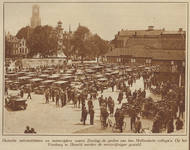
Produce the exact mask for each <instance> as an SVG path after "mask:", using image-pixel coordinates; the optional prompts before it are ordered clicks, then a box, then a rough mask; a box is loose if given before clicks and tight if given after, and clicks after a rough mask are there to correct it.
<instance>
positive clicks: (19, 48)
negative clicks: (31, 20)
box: [5, 32, 28, 59]
mask: <svg viewBox="0 0 190 150" xmlns="http://www.w3.org/2000/svg"><path fill="white" fill-rule="evenodd" d="M5 38H6V39H7V41H8V42H9V43H10V44H11V46H12V56H13V59H17V58H19V57H21V58H26V57H27V54H28V48H27V46H26V40H25V39H24V38H22V39H18V38H17V37H16V36H13V35H11V34H10V33H9V32H8V33H7V34H6V35H5Z"/></svg>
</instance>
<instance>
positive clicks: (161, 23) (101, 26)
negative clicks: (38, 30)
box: [4, 3, 187, 40]
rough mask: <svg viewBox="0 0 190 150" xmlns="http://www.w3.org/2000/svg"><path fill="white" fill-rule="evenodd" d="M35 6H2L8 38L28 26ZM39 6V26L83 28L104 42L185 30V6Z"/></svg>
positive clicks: (117, 4)
mask: <svg viewBox="0 0 190 150" xmlns="http://www.w3.org/2000/svg"><path fill="white" fill-rule="evenodd" d="M34 4H35V3H4V27H5V28H4V29H5V30H6V32H8V31H9V32H10V33H11V34H12V35H16V34H17V32H18V31H19V30H20V29H21V28H22V27H25V26H27V25H30V18H31V17H32V6H33V5H34ZM36 4H38V5H39V6H40V18H41V25H51V26H52V27H56V26H57V22H58V21H61V22H62V23H63V24H62V26H63V28H64V30H65V31H68V30H69V24H70V25H71V30H72V31H74V30H76V29H77V27H78V24H79V23H80V24H81V25H84V26H86V27H88V28H89V29H90V31H91V32H92V33H93V34H95V33H97V34H98V35H99V36H100V37H102V38H103V39H105V40H111V39H113V38H114V35H115V34H117V32H118V31H120V30H121V29H124V30H125V29H128V30H136V29H138V30H139V29H140V30H141V29H142V30H146V29H147V28H148V26H154V28H155V29H163V28H165V30H167V31H177V30H178V29H179V28H183V30H186V24H187V22H186V20H187V5H186V4H185V3H36Z"/></svg>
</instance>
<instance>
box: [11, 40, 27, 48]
mask: <svg viewBox="0 0 190 150" xmlns="http://www.w3.org/2000/svg"><path fill="white" fill-rule="evenodd" d="M24 45H25V41H22V43H19V46H24ZM13 47H16V48H17V47H18V44H13Z"/></svg>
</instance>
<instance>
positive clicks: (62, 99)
mask: <svg viewBox="0 0 190 150" xmlns="http://www.w3.org/2000/svg"><path fill="white" fill-rule="evenodd" d="M60 99H61V107H63V106H64V102H63V101H64V95H63V92H61V95H60Z"/></svg>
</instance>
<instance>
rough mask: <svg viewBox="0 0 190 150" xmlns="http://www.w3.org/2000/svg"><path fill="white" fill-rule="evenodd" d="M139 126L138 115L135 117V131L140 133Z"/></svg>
mask: <svg viewBox="0 0 190 150" xmlns="http://www.w3.org/2000/svg"><path fill="white" fill-rule="evenodd" d="M141 126H142V125H141V121H140V117H137V121H136V122H135V133H140V129H141Z"/></svg>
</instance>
